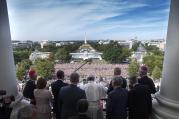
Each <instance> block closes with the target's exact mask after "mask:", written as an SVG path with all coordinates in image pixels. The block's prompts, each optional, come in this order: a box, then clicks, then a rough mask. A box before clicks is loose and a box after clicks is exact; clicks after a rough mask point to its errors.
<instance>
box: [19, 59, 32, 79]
mask: <svg viewBox="0 0 179 119" xmlns="http://www.w3.org/2000/svg"><path fill="white" fill-rule="evenodd" d="M31 65H32V62H31V61H30V60H28V59H26V60H22V61H21V62H19V63H18V64H17V68H16V76H17V79H18V80H23V78H24V76H25V75H26V73H27V71H28V70H29V68H30V66H31Z"/></svg>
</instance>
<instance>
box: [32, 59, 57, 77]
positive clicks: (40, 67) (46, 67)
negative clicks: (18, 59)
mask: <svg viewBox="0 0 179 119" xmlns="http://www.w3.org/2000/svg"><path fill="white" fill-rule="evenodd" d="M34 67H35V69H36V70H37V72H38V75H40V76H42V77H44V78H49V77H51V76H52V74H53V73H54V63H53V62H51V61H49V60H46V59H38V60H36V61H35V63H34Z"/></svg>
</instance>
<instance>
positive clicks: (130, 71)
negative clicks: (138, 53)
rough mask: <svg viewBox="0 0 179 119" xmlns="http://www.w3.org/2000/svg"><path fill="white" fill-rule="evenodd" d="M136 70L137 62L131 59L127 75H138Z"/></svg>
mask: <svg viewBox="0 0 179 119" xmlns="http://www.w3.org/2000/svg"><path fill="white" fill-rule="evenodd" d="M138 70H139V63H138V62H137V61H136V60H133V61H132V62H131V63H130V64H129V68H128V75H129V76H137V75H138Z"/></svg>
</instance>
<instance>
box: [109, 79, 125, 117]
mask: <svg viewBox="0 0 179 119" xmlns="http://www.w3.org/2000/svg"><path fill="white" fill-rule="evenodd" d="M122 82H123V81H122V79H121V77H115V78H114V79H113V80H112V86H113V87H114V90H113V91H111V92H110V93H109V94H108V98H107V102H106V119H127V100H128V99H127V98H128V91H127V90H126V89H125V88H122Z"/></svg>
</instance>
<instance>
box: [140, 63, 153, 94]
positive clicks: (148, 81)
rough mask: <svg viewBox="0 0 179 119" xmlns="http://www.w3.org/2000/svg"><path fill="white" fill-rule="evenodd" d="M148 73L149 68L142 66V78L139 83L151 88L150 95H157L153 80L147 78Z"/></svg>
mask: <svg viewBox="0 0 179 119" xmlns="http://www.w3.org/2000/svg"><path fill="white" fill-rule="evenodd" d="M147 72H148V68H147V66H145V65H142V66H141V67H140V69H139V75H140V77H141V78H140V79H139V83H140V84H142V85H146V86H147V87H148V88H149V90H150V93H151V94H155V93H156V88H155V84H154V82H153V80H152V79H151V78H149V77H148V76H147Z"/></svg>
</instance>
